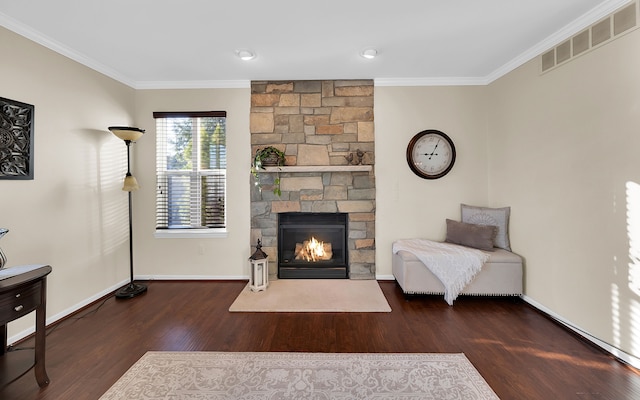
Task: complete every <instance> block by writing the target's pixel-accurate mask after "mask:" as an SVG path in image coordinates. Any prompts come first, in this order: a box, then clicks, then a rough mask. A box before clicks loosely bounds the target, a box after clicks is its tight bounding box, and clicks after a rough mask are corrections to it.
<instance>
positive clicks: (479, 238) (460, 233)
mask: <svg viewBox="0 0 640 400" xmlns="http://www.w3.org/2000/svg"><path fill="white" fill-rule="evenodd" d="M497 230H498V228H496V227H495V226H488V225H476V224H466V223H464V222H458V221H453V220H450V219H447V238H446V239H445V242H448V243H455V244H461V245H463V246H467V247H473V248H476V249H480V250H489V251H491V250H493V240H494V238H495V237H496V232H497Z"/></svg>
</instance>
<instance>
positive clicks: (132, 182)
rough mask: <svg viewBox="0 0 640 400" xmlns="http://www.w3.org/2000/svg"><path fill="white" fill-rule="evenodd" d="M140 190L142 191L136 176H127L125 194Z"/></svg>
mask: <svg viewBox="0 0 640 400" xmlns="http://www.w3.org/2000/svg"><path fill="white" fill-rule="evenodd" d="M138 189H140V185H138V180H137V179H136V178H135V176H133V175H131V174H127V176H125V177H124V185H123V186H122V190H124V191H125V192H133V191H135V190H138Z"/></svg>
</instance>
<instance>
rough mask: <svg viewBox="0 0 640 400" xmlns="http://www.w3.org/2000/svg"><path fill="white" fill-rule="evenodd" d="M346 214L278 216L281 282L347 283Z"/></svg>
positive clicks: (279, 275) (279, 273)
mask: <svg viewBox="0 0 640 400" xmlns="http://www.w3.org/2000/svg"><path fill="white" fill-rule="evenodd" d="M347 221H348V218H347V214H346V213H303V212H292V213H281V214H278V278H280V279H347V278H348V277H349V265H348V264H349V263H348V260H349V257H348V254H347V232H348V229H347Z"/></svg>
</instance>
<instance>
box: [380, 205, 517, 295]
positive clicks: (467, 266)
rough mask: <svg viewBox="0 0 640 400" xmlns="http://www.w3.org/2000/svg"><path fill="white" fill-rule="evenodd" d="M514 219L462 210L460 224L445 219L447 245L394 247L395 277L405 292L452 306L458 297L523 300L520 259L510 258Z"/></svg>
mask: <svg viewBox="0 0 640 400" xmlns="http://www.w3.org/2000/svg"><path fill="white" fill-rule="evenodd" d="M510 213H511V208H510V207H502V208H488V207H476V206H470V205H466V204H461V205H460V214H461V219H462V221H460V222H458V221H453V220H450V219H446V225H447V234H446V239H445V240H444V242H433V241H430V240H425V239H402V240H398V241H396V242H394V243H393V256H392V257H393V258H392V271H393V276H394V277H395V278H396V281H397V282H398V284H399V285H400V287H401V288H402V291H403V292H404V293H405V294H444V295H445V300H447V302H448V303H449V304H453V300H455V297H456V296H457V295H458V294H467V295H480V296H520V295H522V294H523V291H522V286H523V285H522V276H523V271H522V257H520V256H519V255H517V254H514V253H512V252H511V245H510V240H509V229H508V228H509V216H510ZM452 268H456V270H452ZM432 271H433V272H432ZM441 279H442V280H441ZM443 282H444V284H443Z"/></svg>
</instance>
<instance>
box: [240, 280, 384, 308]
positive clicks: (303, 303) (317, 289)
mask: <svg viewBox="0 0 640 400" xmlns="http://www.w3.org/2000/svg"><path fill="white" fill-rule="evenodd" d="M229 311H231V312H242V311H244V312H391V307H390V306H389V303H388V302H387V299H386V298H385V297H384V293H382V289H380V285H379V284H378V281H376V280H373V279H371V280H354V279H275V280H272V281H270V282H269V287H268V288H267V290H264V291H261V292H252V291H251V290H250V289H249V286H248V285H247V286H246V287H245V288H244V289H243V290H242V292H240V295H239V296H238V297H237V298H236V300H235V301H234V302H233V304H231V307H229Z"/></svg>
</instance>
